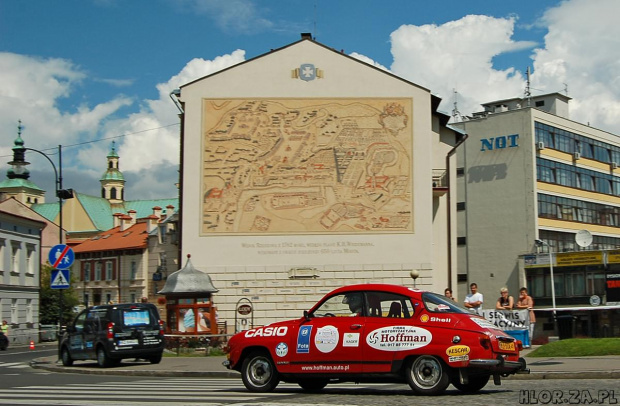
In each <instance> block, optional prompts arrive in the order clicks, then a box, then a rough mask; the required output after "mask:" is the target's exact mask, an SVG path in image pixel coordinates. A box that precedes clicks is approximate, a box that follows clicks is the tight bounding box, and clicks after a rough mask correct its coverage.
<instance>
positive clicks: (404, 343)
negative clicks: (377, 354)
mask: <svg viewBox="0 0 620 406" xmlns="http://www.w3.org/2000/svg"><path fill="white" fill-rule="evenodd" d="M432 339H433V335H432V334H431V332H430V331H428V330H426V329H424V328H421V327H413V326H389V327H382V328H378V329H376V330H373V331H372V332H370V333H369V334H368V335H367V336H366V343H367V344H368V345H369V346H371V347H372V348H374V349H377V350H380V351H406V350H414V349H418V348H422V347H425V346H427V345H428V344H430V343H431V341H432Z"/></svg>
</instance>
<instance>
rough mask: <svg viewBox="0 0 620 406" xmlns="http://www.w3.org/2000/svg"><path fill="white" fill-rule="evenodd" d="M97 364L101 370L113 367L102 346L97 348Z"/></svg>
mask: <svg viewBox="0 0 620 406" xmlns="http://www.w3.org/2000/svg"><path fill="white" fill-rule="evenodd" d="M97 364H99V366H100V367H101V368H109V367H111V366H112V365H113V362H112V360H111V359H110V357H108V354H106V352H105V349H104V348H103V347H102V346H99V347H98V348H97Z"/></svg>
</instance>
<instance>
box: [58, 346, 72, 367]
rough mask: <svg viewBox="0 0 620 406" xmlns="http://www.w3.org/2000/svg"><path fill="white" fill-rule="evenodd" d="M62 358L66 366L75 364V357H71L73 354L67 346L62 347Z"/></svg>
mask: <svg viewBox="0 0 620 406" xmlns="http://www.w3.org/2000/svg"><path fill="white" fill-rule="evenodd" d="M60 358H62V365H64V366H66V367H70V366H71V365H73V358H71V354H70V353H69V349H68V348H67V347H62V351H61V353H60Z"/></svg>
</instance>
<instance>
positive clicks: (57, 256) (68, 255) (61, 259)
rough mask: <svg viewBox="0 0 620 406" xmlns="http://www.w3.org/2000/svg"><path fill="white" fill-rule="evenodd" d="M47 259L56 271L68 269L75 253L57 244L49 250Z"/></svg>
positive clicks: (67, 247)
mask: <svg viewBox="0 0 620 406" xmlns="http://www.w3.org/2000/svg"><path fill="white" fill-rule="evenodd" d="M48 259H49V261H50V264H52V267H54V268H56V269H68V268H69V267H70V266H71V265H73V261H75V253H74V252H73V250H72V249H71V247H69V246H68V245H66V244H57V245H54V246H53V247H52V249H51V250H50V253H49V256H48Z"/></svg>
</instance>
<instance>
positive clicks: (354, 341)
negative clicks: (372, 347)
mask: <svg viewBox="0 0 620 406" xmlns="http://www.w3.org/2000/svg"><path fill="white" fill-rule="evenodd" d="M342 346H343V347H359V346H360V333H346V334H345V335H344V336H343V337H342Z"/></svg>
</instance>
